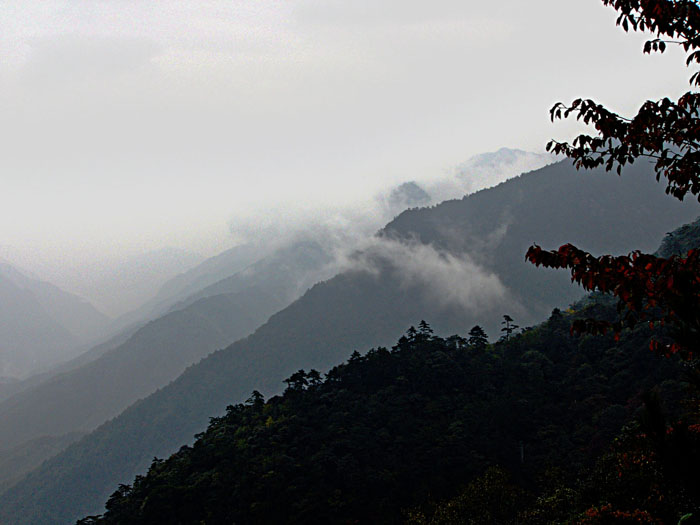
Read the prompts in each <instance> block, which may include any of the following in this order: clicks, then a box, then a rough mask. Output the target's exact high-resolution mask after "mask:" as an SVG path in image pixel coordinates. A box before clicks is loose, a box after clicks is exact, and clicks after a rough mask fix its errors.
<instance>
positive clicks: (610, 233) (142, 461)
mask: <svg viewBox="0 0 700 525" xmlns="http://www.w3.org/2000/svg"><path fill="white" fill-rule="evenodd" d="M658 189H659V187H658V184H657V182H656V181H655V180H654V176H653V173H652V171H651V169H650V167H649V165H647V164H645V163H638V164H635V165H634V166H632V167H630V168H629V169H627V170H625V172H624V174H623V176H622V177H616V176H614V175H612V174H609V173H605V172H604V171H602V170H597V171H594V172H591V173H578V172H576V170H575V169H574V168H573V167H572V166H570V165H569V164H568V163H558V164H554V165H551V166H547V167H545V168H542V169H540V170H537V171H535V172H532V173H527V174H524V175H522V176H520V177H518V178H515V179H512V180H509V181H507V182H505V183H503V184H501V185H499V186H497V187H495V188H492V189H489V190H485V191H481V192H478V193H476V194H473V195H470V196H467V197H465V198H464V199H461V200H456V201H448V202H445V203H443V204H441V205H439V206H436V207H433V208H423V209H417V210H412V211H409V212H405V213H403V214H402V215H401V216H399V217H398V218H397V219H396V220H395V221H393V222H392V223H391V224H389V225H387V227H386V228H385V229H384V230H383V231H382V233H381V235H380V236H378V237H377V238H375V239H374V240H372V241H370V243H369V244H368V245H367V246H366V247H365V249H364V250H362V251H360V252H357V253H354V254H351V255H350V256H348V257H347V258H346V260H345V261H344V265H345V271H343V272H341V273H340V274H339V275H337V276H335V277H333V278H331V279H329V280H327V281H325V282H322V283H319V284H317V285H315V286H314V287H312V288H311V289H310V290H309V291H308V292H307V293H305V294H304V295H303V296H302V297H301V298H300V299H298V300H297V301H295V302H294V303H292V304H291V305H290V306H289V307H287V308H285V309H284V310H282V311H280V312H279V313H277V314H275V315H273V316H272V317H271V318H270V320H269V321H268V322H267V323H265V324H264V325H263V326H261V327H260V328H259V329H258V330H256V331H255V333H253V334H252V335H251V336H249V337H247V338H246V339H243V340H240V341H238V342H236V343H234V344H232V345H231V346H229V347H227V348H225V349H224V350H220V351H218V352H215V353H213V354H211V355H210V356H208V357H207V358H206V359H204V360H202V361H201V362H199V363H198V364H196V365H194V366H191V367H189V368H188V369H187V370H186V371H185V372H184V373H183V374H182V375H181V376H180V377H179V378H178V379H176V380H175V381H173V382H172V383H171V384H169V385H168V386H166V387H164V388H162V389H161V390H159V391H157V392H155V393H154V394H152V395H151V396H149V397H147V398H146V399H143V400H141V401H139V402H137V403H135V404H134V405H132V406H131V407H130V408H128V409H127V410H125V411H124V412H123V413H122V414H120V415H119V416H118V417H116V418H114V419H113V420H111V421H109V422H107V423H105V424H103V425H102V426H100V427H99V428H98V429H96V430H95V431H94V432H93V433H91V434H90V435H88V436H86V437H85V438H83V439H82V440H81V441H79V442H77V443H75V444H74V445H72V446H71V447H69V448H68V449H67V450H66V451H64V452H63V453H61V454H59V455H58V456H56V457H55V458H53V459H51V460H49V461H47V462H46V463H45V464H44V465H43V466H41V467H40V468H39V469H37V470H35V471H34V472H32V473H30V474H29V475H28V477H27V478H26V479H25V480H23V481H21V482H19V483H18V484H17V485H16V486H14V487H13V488H12V489H10V490H8V491H7V492H6V493H5V494H4V495H3V496H2V497H1V498H0V503H1V505H0V509H2V510H0V512H2V513H3V514H2V516H4V517H7V516H13V517H16V516H19V515H21V513H18V509H27V510H29V509H31V513H32V514H31V516H27V518H26V519H28V520H36V522H37V523H40V522H41V520H45V521H50V520H52V519H53V520H69V519H73V518H76V517H79V516H81V515H85V514H90V513H93V512H95V511H97V510H99V506H100V505H101V504H102V502H103V501H104V500H105V498H106V497H107V496H108V495H109V491H110V490H112V488H113V487H114V486H116V485H117V484H118V483H120V482H126V481H129V480H131V479H132V478H133V476H134V475H135V474H136V473H138V472H139V471H142V470H143V469H144V468H146V466H147V465H148V464H149V462H150V460H151V459H152V457H153V456H154V455H156V456H161V457H162V456H166V455H169V454H170V453H172V452H173V451H174V450H176V449H177V447H178V446H180V445H182V444H183V443H187V442H189V441H190V440H191V437H192V435H193V434H194V433H196V432H198V431H200V430H201V429H203V428H204V426H205V424H206V422H207V419H208V417H210V416H212V415H216V414H220V413H221V412H222V411H223V410H224V408H225V407H226V405H228V404H230V403H232V402H236V401H240V400H243V399H245V398H246V397H247V396H248V395H249V394H250V392H251V391H252V390H253V389H258V390H260V391H261V392H263V393H264V394H265V395H269V394H273V393H276V392H279V391H280V390H281V388H282V384H281V380H282V379H283V378H285V377H287V376H288V375H289V374H291V373H292V372H294V371H296V370H298V369H299V368H316V369H319V370H326V369H328V368H329V367H330V366H332V365H333V364H334V363H337V362H339V361H341V360H342V359H344V358H345V357H347V355H349V353H350V352H351V351H353V350H355V349H362V348H368V347H370V346H376V345H382V344H391V343H392V341H394V340H396V338H397V337H398V336H399V335H400V334H401V333H402V332H403V331H404V330H405V329H406V326H408V325H410V324H412V323H415V322H416V319H420V318H424V317H426V312H427V313H429V314H430V315H429V317H430V318H431V320H433V321H432V322H431V324H432V325H433V326H434V327H435V329H436V331H438V332H439V333H444V334H449V333H464V332H465V331H466V330H468V329H469V328H470V327H471V326H473V325H474V324H480V325H482V326H484V327H485V328H486V330H487V332H489V333H490V334H491V335H492V336H493V335H494V334H495V333H497V329H498V328H499V327H500V319H501V315H502V314H504V313H510V314H511V315H512V316H513V317H514V318H515V319H516V321H517V322H518V323H519V324H521V326H522V325H525V324H527V323H531V322H536V321H538V320H540V319H542V318H544V317H546V315H547V314H548V312H549V311H550V310H551V308H552V307H554V306H565V305H566V304H567V303H568V302H569V301H570V300H571V298H577V297H580V295H581V291H580V289H578V288H577V287H575V286H573V285H571V283H570V282H569V278H568V276H566V275H564V274H563V272H562V273H557V272H546V271H542V270H539V271H536V269H534V268H531V267H529V266H528V265H527V264H526V263H525V262H524V253H525V250H526V248H527V246H529V245H530V244H531V243H532V242H538V243H541V244H542V245H543V246H544V247H556V246H558V243H560V242H561V239H562V236H566V237H565V239H566V240H576V241H577V242H579V243H580V244H581V245H582V247H584V248H586V249H589V250H592V251H593V252H600V251H603V250H607V251H614V252H623V253H624V252H626V251H628V250H630V249H632V248H637V247H640V246H641V247H645V246H655V245H658V243H659V242H660V240H661V238H662V237H663V235H664V234H665V233H666V232H667V231H669V230H671V229H673V228H674V227H676V226H678V225H679V224H681V223H683V222H688V221H689V220H691V219H693V218H694V216H695V213H696V209H695V207H694V205H693V203H679V202H678V201H676V200H674V199H671V198H670V197H668V196H665V195H663V193H662V192H659V191H658ZM610 203H614V206H613V205H610ZM576 224H581V225H582V226H580V227H577V226H576ZM611 225H614V227H611ZM538 272H539V273H538ZM538 279H540V280H539V281H538ZM538 283H539V284H538ZM542 283H546V286H544V288H545V289H547V292H546V293H539V294H534V295H533V297H532V298H529V296H528V293H530V290H531V289H536V288H537V286H541V285H542ZM538 316H539V318H538ZM88 476H89V479H90V483H89V485H88V484H86V483H85V482H84V481H83V480H84V479H86V477H88ZM67 502H70V503H67Z"/></svg>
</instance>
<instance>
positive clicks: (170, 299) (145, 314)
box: [112, 245, 269, 333]
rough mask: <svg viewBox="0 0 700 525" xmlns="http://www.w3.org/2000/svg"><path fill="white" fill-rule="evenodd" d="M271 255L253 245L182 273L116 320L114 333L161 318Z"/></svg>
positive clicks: (233, 249) (232, 250) (226, 253)
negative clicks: (199, 292)
mask: <svg viewBox="0 0 700 525" xmlns="http://www.w3.org/2000/svg"><path fill="white" fill-rule="evenodd" d="M267 253H269V251H265V250H263V249H260V248H258V247H255V246H252V245H241V246H236V247H234V248H230V249H228V250H226V251H224V252H222V253H220V254H219V255H216V256H214V257H210V258H208V259H206V260H204V261H203V262H200V263H199V264H197V265H196V266H194V267H193V268H190V269H188V270H187V271H184V272H182V273H178V274H177V275H175V276H174V277H172V278H170V279H168V280H167V281H166V282H165V283H164V284H162V285H161V286H160V288H159V289H158V290H157V292H156V293H155V295H153V297H151V298H150V299H149V300H148V301H146V302H145V303H144V304H142V305H141V306H140V307H139V308H137V309H135V310H133V311H131V312H128V313H126V314H124V315H122V316H120V317H119V318H118V319H116V320H115V322H114V325H113V327H112V331H113V333H118V332H119V331H120V330H123V329H125V328H127V327H132V326H134V325H140V324H142V323H143V322H145V321H150V320H153V319H156V318H158V317H160V316H161V315H163V314H165V313H166V312H168V311H169V310H170V309H171V308H172V307H173V305H174V304H176V303H177V302H179V301H182V300H184V299H186V298H187V297H189V296H190V295H192V294H194V293H196V292H198V291H200V290H201V289H202V288H205V287H207V286H211V285H213V284H215V283H217V282H218V281H220V280H222V279H225V278H227V277H229V276H231V275H233V274H235V273H237V272H240V271H241V270H243V269H245V268H246V267H248V266H250V265H251V264H253V263H254V262H255V261H257V260H259V259H260V258H262V257H263V256H264V255H265V254H267Z"/></svg>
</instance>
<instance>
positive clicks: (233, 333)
mask: <svg viewBox="0 0 700 525" xmlns="http://www.w3.org/2000/svg"><path fill="white" fill-rule="evenodd" d="M328 262H329V257H328V256H327V255H326V254H325V253H324V252H323V250H322V249H321V248H320V246H318V245H316V244H315V243H310V242H299V243H296V244H294V245H292V246H290V247H286V248H283V249H280V250H277V251H276V252H275V253H274V254H273V255H271V256H269V257H267V258H265V259H263V260H262V261H259V262H258V263H256V264H255V265H253V266H251V267H249V268H248V269H246V270H245V271H243V272H239V273H238V274H236V275H234V276H232V277H229V278H228V279H226V280H224V281H222V282H221V283H219V284H216V285H212V286H210V287H208V288H207V290H206V292H205V291H202V292H200V293H199V294H198V296H197V297H192V298H191V299H188V300H187V301H185V302H184V303H182V304H181V305H180V309H178V310H174V311H172V312H170V313H168V314H166V315H165V316H163V317H161V318H159V319H157V320H155V321H152V322H150V323H148V324H146V325H145V326H144V327H142V328H140V329H139V330H136V331H135V332H134V333H133V335H131V336H130V337H128V339H126V340H125V341H123V342H122V343H121V344H115V345H114V347H113V348H102V347H96V348H95V349H93V350H92V351H91V353H99V354H100V355H98V356H93V357H94V359H92V360H90V361H87V362H85V359H84V358H82V359H78V360H76V362H74V363H72V367H68V366H66V367H65V371H63V372H59V371H56V373H54V374H53V375H47V376H46V377H45V378H44V379H43V380H42V381H39V382H38V383H37V384H34V385H31V386H27V385H25V386H24V388H23V390H21V391H20V392H19V393H16V394H15V395H14V396H12V397H10V398H9V399H7V400H5V401H4V402H2V403H0V444H1V446H0V451H2V450H3V449H5V450H6V449H9V448H17V449H18V450H21V449H19V448H18V447H19V446H20V445H21V444H22V443H24V442H26V441H28V440H36V439H38V438H41V437H46V439H49V437H50V436H62V435H64V434H68V433H74V434H73V436H74V439H77V437H78V434H76V432H85V431H89V430H92V429H93V428H95V427H96V426H97V425H99V424H100V423H102V422H104V421H105V420H107V419H109V418H111V417H114V416H115V415H117V414H118V413H119V412H121V411H122V410H123V409H124V408H126V407H127V406H128V405H129V404H131V403H133V402H134V401H136V400H137V399H138V398H140V397H144V396H146V395H148V394H150V393H152V392H153V391H154V390H156V389H157V388H160V387H162V386H164V385H166V384H167V383H168V382H169V381H171V380H172V379H174V378H175V377H177V376H178V375H179V374H180V373H181V372H182V371H183V370H184V369H185V368H186V367H187V366H188V365H190V364H192V363H195V362H196V361H198V360H199V359H201V358H202V357H204V356H206V355H207V354H209V353H210V352H212V351H214V350H216V349H218V348H221V347H223V346H225V345H227V344H230V343H231V342H232V341H235V340H237V339H240V338H242V337H244V336H246V335H248V334H249V333H250V332H251V331H252V330H253V329H254V328H255V327H257V326H259V325H261V324H262V323H263V322H264V321H266V320H267V318H268V317H269V316H270V315H271V314H272V313H274V312H275V311H277V310H279V309H281V308H283V307H284V306H286V305H288V304H289V303H290V302H291V301H292V300H293V299H294V298H296V297H297V296H298V295H299V293H301V289H300V286H304V283H305V282H306V281H308V279H309V276H310V275H317V274H318V273H319V272H321V271H322V269H323V268H324V267H325V266H326V264H327V263H328ZM200 296H201V297H200ZM81 361H82V362H85V364H82V365H80V362H81ZM66 441H67V440H66V439H61V440H60V443H64V445H65V444H66ZM44 450H46V451H47V453H50V452H55V451H56V450H55V447H54V448H51V447H47V446H46V447H44ZM9 454H10V451H7V452H6V454H5V455H6V456H8V458H7V460H6V461H5V462H4V463H0V479H2V478H10V477H16V475H14V473H7V472H4V471H3V469H2V466H3V464H7V465H16V464H17V461H19V459H21V458H18V460H17V461H14V463H13V460H12V458H11V457H9ZM36 457H39V456H38V455H37V454H35V455H34V456H33V457H32V458H31V459H33V460H34V459H35V458H36ZM46 457H49V456H45V457H44V458H42V459H45V458H46Z"/></svg>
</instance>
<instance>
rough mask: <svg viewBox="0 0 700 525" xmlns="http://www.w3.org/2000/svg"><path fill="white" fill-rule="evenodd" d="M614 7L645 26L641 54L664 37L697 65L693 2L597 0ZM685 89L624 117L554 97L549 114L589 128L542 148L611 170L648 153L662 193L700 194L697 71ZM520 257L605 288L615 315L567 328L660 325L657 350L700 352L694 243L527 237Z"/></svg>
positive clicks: (661, 44)
mask: <svg viewBox="0 0 700 525" xmlns="http://www.w3.org/2000/svg"><path fill="white" fill-rule="evenodd" d="M602 1H603V4H605V5H608V6H611V7H612V8H613V9H615V10H616V11H617V12H618V13H619V17H618V19H617V24H618V25H619V26H621V27H622V28H623V29H624V30H625V31H629V30H630V29H632V30H634V31H642V32H649V33H651V34H652V35H654V36H655V37H656V38H653V39H651V40H648V41H647V42H646V44H645V46H644V52H645V53H651V52H659V53H663V52H664V51H665V49H666V46H667V43H674V44H677V45H680V46H681V47H682V48H683V49H684V50H685V52H686V53H687V60H686V64H687V65H688V66H690V65H691V64H693V65H697V64H700V7H699V6H698V4H697V3H696V2H695V1H691V0H602ZM690 84H691V91H689V92H687V93H685V94H684V95H682V96H681V97H680V98H679V99H678V100H677V101H672V100H670V99H669V98H663V99H661V100H658V101H647V102H645V103H644V104H643V105H642V106H641V107H640V108H639V110H638V112H637V114H636V115H635V116H634V117H632V118H625V117H622V116H620V115H618V114H616V113H614V112H612V111H610V110H609V109H607V108H605V107H604V106H602V105H600V104H598V103H596V102H594V101H593V100H586V99H577V100H575V101H573V102H572V103H571V105H569V106H567V105H565V104H562V103H558V104H556V105H555V106H554V107H553V108H552V109H551V112H550V113H551V118H552V120H558V119H565V118H568V117H571V116H575V117H576V119H577V120H582V121H583V122H584V123H586V124H588V125H593V126H594V127H595V130H596V134H594V135H586V134H582V135H579V136H578V137H576V138H575V139H574V140H573V142H572V143H571V144H569V143H567V142H557V141H556V140H552V141H551V142H550V143H549V144H547V149H548V150H551V151H553V152H554V153H558V154H564V155H566V156H567V157H569V158H571V159H572V160H573V162H574V165H575V166H576V167H577V168H584V169H590V168H594V167H597V166H605V169H606V170H608V171H610V170H613V169H615V170H616V171H617V172H618V174H619V173H620V172H621V170H622V168H623V167H624V166H625V165H626V164H631V163H633V162H634V161H635V160H637V159H640V158H648V159H651V161H652V163H653V165H654V170H655V172H656V178H657V180H660V179H661V178H662V177H663V178H664V179H666V184H667V185H666V193H668V194H670V195H672V196H674V197H676V198H677V199H680V200H683V198H684V197H685V196H686V195H687V194H688V193H690V194H692V195H694V196H696V197H698V199H700V164H699V163H700V93H698V92H696V91H692V88H694V87H697V86H698V85H700V72H695V73H694V74H693V75H692V77H691V78H690ZM526 258H527V259H528V260H529V261H530V262H532V263H534V264H536V265H538V266H539V265H543V266H545V267H549V268H567V269H569V270H570V271H571V279H572V281H575V282H577V283H579V284H581V285H582V286H583V287H584V288H585V289H586V290H600V291H602V292H610V293H612V294H613V295H615V296H616V297H617V298H618V300H619V305H618V311H619V312H620V313H621V314H623V312H624V314H623V315H621V316H620V319H619V320H618V321H617V322H608V321H600V320H595V319H587V320H580V321H578V322H577V323H575V324H574V326H573V327H572V329H573V330H575V331H580V332H590V333H604V332H605V331H607V330H610V329H613V330H615V331H616V333H619V331H620V330H621V329H622V328H623V327H625V326H630V327H631V326H634V325H635V324H636V323H638V322H640V321H645V322H649V323H650V324H652V325H667V326H671V327H672V329H673V332H672V340H670V341H659V340H658V339H656V340H653V341H652V343H651V347H652V349H654V350H657V351H659V352H661V353H663V354H666V355H670V354H672V353H676V352H681V353H682V355H684V356H685V357H688V358H690V357H691V356H692V353H693V352H696V353H697V351H698V350H700V251H698V250H695V249H693V250H690V251H689V252H688V253H687V254H686V255H685V256H671V257H669V258H662V257H656V256H653V255H650V254H645V253H641V252H639V251H635V252H632V253H631V254H629V255H623V256H612V255H603V256H601V257H595V256H593V255H591V254H590V253H587V252H585V251H583V250H581V249H579V248H576V247H575V246H573V245H571V244H566V245H564V246H562V247H560V248H559V249H558V250H553V251H545V250H543V249H542V248H541V247H539V246H537V245H534V246H532V247H530V249H529V250H528V252H527V255H526Z"/></svg>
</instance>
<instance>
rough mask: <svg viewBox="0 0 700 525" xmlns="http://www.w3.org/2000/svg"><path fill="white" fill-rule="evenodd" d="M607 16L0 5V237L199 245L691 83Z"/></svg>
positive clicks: (224, 242) (595, 4)
mask: <svg viewBox="0 0 700 525" xmlns="http://www.w3.org/2000/svg"><path fill="white" fill-rule="evenodd" d="M614 21H615V14H614V12H613V11H612V10H611V9H609V8H605V7H603V6H602V4H601V2H600V1H599V0H531V1H528V2H523V1H522V0H501V1H498V2H487V1H473V0H433V1H431V2H426V1H424V0H421V1H417V0H400V1H399V0H344V1H338V0H286V1H281V0H278V1H268V0H227V1H202V0H197V1H174V0H164V1H159V2H144V1H142V0H137V1H130V0H110V1H95V0H80V1H78V0H69V1H58V0H39V1H32V0H22V1H21V2H20V1H11V2H2V3H0V177H1V179H0V180H1V182H2V186H1V188H2V191H0V247H2V246H4V247H6V248H7V247H11V249H12V253H22V254H24V257H25V259H27V258H29V259H31V257H34V256H36V257H37V258H41V259H42V260H44V261H54V260H55V261H57V262H58V265H59V266H61V265H74V266H80V264H86V261H93V262H94V261H95V260H100V259H101V258H109V257H112V256H114V254H116V253H119V254H120V255H124V254H125V253H133V254H137V253H139V252H142V251H148V250H151V249H158V248H161V247H163V246H176V247H183V248H187V249H190V250H194V251H197V252H199V253H201V254H204V255H212V254H214V253H215V252H216V251H217V250H219V249H222V248H225V247H228V246H229V245H231V244H232V243H233V242H234V240H233V239H231V237H230V234H229V224H230V222H231V221H233V222H234V223H235V222H236V221H240V222H241V223H244V224H246V225H247V226H248V227H252V228H254V227H255V224H256V222H257V221H258V220H261V221H263V220H265V221H267V222H270V221H271V220H272V219H270V216H272V217H275V218H276V217H279V216H284V214H285V213H292V214H297V215H299V214H303V213H308V212H311V211H313V210H315V209H317V208H318V207H329V206H335V205H343V206H355V205H357V203H362V202H365V201H366V200H367V197H368V196H370V195H372V194H373V193H374V192H375V191H376V190H377V189H379V188H384V187H386V186H387V184H390V183H394V182H400V181H404V180H410V179H419V180H420V179H425V178H430V177H437V176H441V175H444V173H445V170H447V169H449V168H450V167H452V166H454V165H456V164H458V163H459V162H461V161H463V160H465V159H466V158H468V157H469V156H471V155H474V154H477V153H481V152H484V151H491V150H495V149H498V148H500V147H501V146H509V147H518V148H522V149H527V150H533V151H541V150H542V149H543V148H544V144H545V143H546V141H547V140H548V139H549V138H550V137H552V136H557V137H567V136H568V135H570V134H571V133H572V130H573V129H574V128H573V127H572V126H570V125H561V124H560V125H552V124H551V123H550V122H549V117H548V110H549V108H550V107H551V105H552V104H553V103H554V102H556V101H558V100H564V101H569V100H571V99H572V98H575V97H577V96H581V95H584V96H591V97H595V98H597V99H599V100H600V101H602V102H604V103H606V104H608V105H610V106H611V107H613V108H615V109H618V110H619V111H622V112H629V111H631V110H632V109H633V108H635V107H636V106H637V105H639V103H640V102H641V101H643V100H645V99H647V98H657V97H659V96H662V95H666V94H674V95H675V94H679V93H680V92H682V91H683V90H685V89H686V88H687V78H688V76H689V75H690V73H689V72H688V71H687V70H686V69H685V68H684V65H683V57H682V54H680V53H678V52H675V51H672V52H671V53H668V54H667V55H668V56H664V57H657V56H652V57H649V56H647V55H642V53H641V45H642V41H643V37H641V36H634V35H632V36H630V35H625V34H624V32H622V30H621V29H618V28H617V27H615V25H614ZM266 216H267V217H266ZM27 260H28V259H27Z"/></svg>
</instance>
